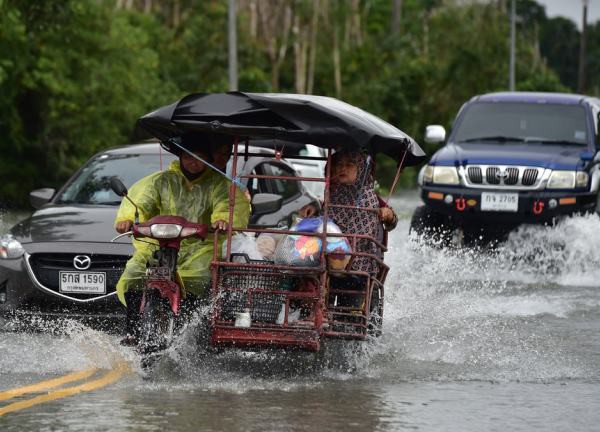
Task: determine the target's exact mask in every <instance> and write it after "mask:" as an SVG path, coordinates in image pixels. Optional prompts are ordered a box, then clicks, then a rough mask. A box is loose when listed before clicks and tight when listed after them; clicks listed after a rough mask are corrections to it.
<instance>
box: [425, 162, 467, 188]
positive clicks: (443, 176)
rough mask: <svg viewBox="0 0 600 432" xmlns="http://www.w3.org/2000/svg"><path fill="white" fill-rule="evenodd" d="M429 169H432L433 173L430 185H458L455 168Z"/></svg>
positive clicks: (436, 167)
mask: <svg viewBox="0 0 600 432" xmlns="http://www.w3.org/2000/svg"><path fill="white" fill-rule="evenodd" d="M430 168H432V171H433V172H432V175H431V178H432V180H431V181H430V183H434V184H446V185H457V184H459V183H460V181H459V180H458V172H457V171H456V168H454V167H448V166H434V167H430ZM425 179H426V176H425ZM426 181H427V180H426Z"/></svg>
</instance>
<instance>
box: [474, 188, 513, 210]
mask: <svg viewBox="0 0 600 432" xmlns="http://www.w3.org/2000/svg"><path fill="white" fill-rule="evenodd" d="M518 209H519V194H518V193H495V192H494V193H490V192H482V193H481V211H506V212H516V211H517V210H518Z"/></svg>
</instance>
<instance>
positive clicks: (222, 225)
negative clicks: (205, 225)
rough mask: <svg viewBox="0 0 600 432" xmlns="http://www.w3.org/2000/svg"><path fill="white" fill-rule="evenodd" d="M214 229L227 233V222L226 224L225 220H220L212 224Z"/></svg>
mask: <svg viewBox="0 0 600 432" xmlns="http://www.w3.org/2000/svg"><path fill="white" fill-rule="evenodd" d="M212 228H213V229H214V230H221V231H225V230H226V229H227V222H225V221H224V220H218V221H216V222H214V223H213V224H212Z"/></svg>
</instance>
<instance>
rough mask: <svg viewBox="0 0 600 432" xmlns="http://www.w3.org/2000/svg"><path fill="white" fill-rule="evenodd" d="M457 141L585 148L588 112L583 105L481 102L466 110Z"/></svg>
mask: <svg viewBox="0 0 600 432" xmlns="http://www.w3.org/2000/svg"><path fill="white" fill-rule="evenodd" d="M454 141H455V142H476V141H479V142H484V141H485V142H500V143H506V142H535V143H542V144H573V145H585V144H586V143H587V128H586V117H585V110H584V109H583V107H582V106H579V105H557V104H556V105H552V104H533V103H531V104H528V103H485V102H477V103H473V104H471V105H470V106H469V107H467V108H466V111H465V113H464V114H463V116H462V120H461V121H460V123H459V124H458V125H457V127H456V131H455V133H454Z"/></svg>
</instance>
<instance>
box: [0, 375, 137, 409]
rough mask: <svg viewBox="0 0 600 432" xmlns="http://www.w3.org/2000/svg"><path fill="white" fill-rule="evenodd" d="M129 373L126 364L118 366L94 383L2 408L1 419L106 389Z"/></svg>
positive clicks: (68, 388)
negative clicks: (29, 409) (37, 406)
mask: <svg viewBox="0 0 600 432" xmlns="http://www.w3.org/2000/svg"><path fill="white" fill-rule="evenodd" d="M128 371H129V366H128V365H127V364H125V363H121V364H119V365H117V367H116V368H115V369H112V370H111V371H109V372H108V373H106V374H105V375H104V376H102V377H101V378H98V379H96V380H93V381H89V382H86V383H84V384H80V385H78V386H74V387H67V388H63V389H58V390H54V391H51V392H49V393H48V394H45V395H41V396H36V397H34V398H31V399H27V400H24V401H19V402H14V403H12V404H9V405H6V406H4V407H2V408H0V417H1V416H3V415H4V414H8V413H11V412H14V411H20V410H22V409H26V408H30V407H32V406H34V405H39V404H42V403H45V402H50V401H53V400H56V399H62V398H65V397H68V396H72V395H74V394H77V393H80V392H89V391H93V390H97V389H99V388H102V387H105V386H107V385H109V384H111V383H113V382H115V381H117V380H118V379H119V378H121V376H122V375H123V374H125V373H126V372H128Z"/></svg>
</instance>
